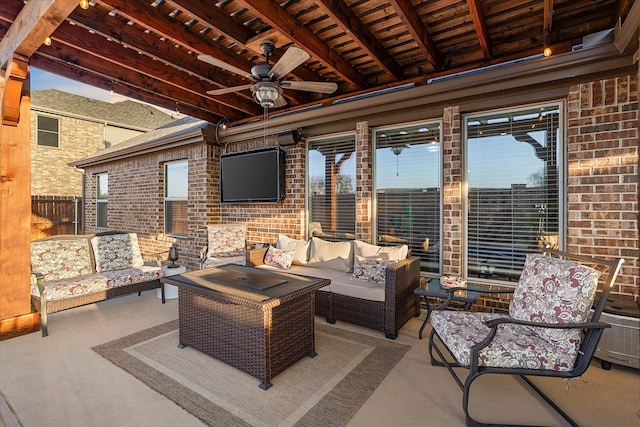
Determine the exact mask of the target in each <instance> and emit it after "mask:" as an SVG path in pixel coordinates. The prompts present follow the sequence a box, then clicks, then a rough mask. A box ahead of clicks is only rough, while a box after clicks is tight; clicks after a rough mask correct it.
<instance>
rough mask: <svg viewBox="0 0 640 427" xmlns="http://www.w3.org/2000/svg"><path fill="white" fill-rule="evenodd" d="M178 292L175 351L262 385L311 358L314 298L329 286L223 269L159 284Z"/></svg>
mask: <svg viewBox="0 0 640 427" xmlns="http://www.w3.org/2000/svg"><path fill="white" fill-rule="evenodd" d="M161 280H162V281H163V282H164V283H168V284H171V285H175V286H177V287H178V288H179V289H178V310H179V311H178V321H179V330H180V344H179V347H185V346H191V347H193V348H195V349H196V350H199V351H201V352H203V353H205V354H208V355H210V356H212V357H215V358H216V359H218V360H221V361H223V362H225V363H227V364H229V365H231V366H233V367H235V368H237V369H240V370H242V371H244V372H246V373H248V374H250V375H252V376H254V377H256V378H258V379H260V380H261V381H262V383H261V384H260V388H262V389H264V390H266V389H268V388H269V387H271V378H273V377H274V376H276V375H277V374H279V373H280V372H282V371H284V370H285V369H286V368H288V367H289V366H291V365H293V364H294V363H295V362H297V361H298V360H300V359H302V358H303V357H305V356H309V357H313V356H315V355H316V353H315V336H314V307H313V304H314V298H313V294H314V291H315V290H316V289H319V288H322V287H323V286H327V285H329V284H330V281H329V280H326V279H316V278H311V277H302V276H296V275H294V274H288V273H280V272H275V271H267V270H261V269H256V268H251V267H243V266H239V265H231V264H229V265H224V266H221V267H214V268H208V269H204V270H197V271H192V272H189V273H184V274H179V275H175V276H170V277H164V278H162V279H161Z"/></svg>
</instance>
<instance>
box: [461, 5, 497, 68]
mask: <svg viewBox="0 0 640 427" xmlns="http://www.w3.org/2000/svg"><path fill="white" fill-rule="evenodd" d="M467 6H468V7H469V13H471V19H472V20H473V28H474V29H475V31H476V35H477V36H478V41H479V42H480V49H482V55H483V56H484V59H486V60H489V59H491V57H492V53H491V39H490V38H489V32H488V31H487V21H486V20H485V18H484V11H483V10H482V3H480V1H479V0H467Z"/></svg>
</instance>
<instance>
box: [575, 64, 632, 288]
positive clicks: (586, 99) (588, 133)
mask: <svg viewBox="0 0 640 427" xmlns="http://www.w3.org/2000/svg"><path fill="white" fill-rule="evenodd" d="M637 95H638V81H637V76H636V75H629V76H624V77H618V78H613V79H607V80H599V81H594V82H590V83H584V84H580V85H575V86H572V87H571V88H570V92H569V97H568V100H567V116H568V117H567V121H568V128H567V136H568V139H567V163H568V211H569V218H568V221H569V222H568V237H567V245H568V250H569V251H571V252H576V253H581V254H588V255H591V254H593V255H603V256H606V257H623V258H624V259H625V263H624V265H623V268H622V274H621V276H620V278H619V279H618V281H617V285H616V287H615V289H614V290H613V292H612V293H613V294H614V296H618V297H622V298H632V297H637V296H638V287H639V286H640V283H639V281H640V267H639V265H638V257H639V249H638V243H639V241H638V222H637V219H638V194H639V193H638V98H637Z"/></svg>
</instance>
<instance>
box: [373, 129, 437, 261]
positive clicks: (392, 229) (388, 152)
mask: <svg viewBox="0 0 640 427" xmlns="http://www.w3.org/2000/svg"><path fill="white" fill-rule="evenodd" d="M440 139H441V138H440V124H439V123H437V122H432V123H417V124H416V123H414V124H408V125H404V126H400V127H394V128H385V129H378V130H376V131H375V132H374V149H375V153H374V190H375V218H376V236H377V240H378V244H381V245H397V244H406V245H408V246H409V248H410V249H411V254H412V255H414V256H418V257H420V259H421V268H422V270H423V271H426V272H432V273H440V224H441V219H440V212H441V175H442V174H441V169H440V165H441V149H440Z"/></svg>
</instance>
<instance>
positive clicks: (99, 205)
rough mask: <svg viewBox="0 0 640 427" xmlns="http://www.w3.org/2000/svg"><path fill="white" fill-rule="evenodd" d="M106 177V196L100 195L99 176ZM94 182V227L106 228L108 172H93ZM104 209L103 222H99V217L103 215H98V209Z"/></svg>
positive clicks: (107, 217) (107, 215) (107, 216)
mask: <svg viewBox="0 0 640 427" xmlns="http://www.w3.org/2000/svg"><path fill="white" fill-rule="evenodd" d="M101 177H104V178H106V184H107V191H106V196H107V197H100V192H101V185H100V178H101ZM95 184H96V227H97V228H107V227H108V224H109V174H108V173H107V172H101V173H97V174H95ZM101 210H104V221H105V222H104V224H101V223H100V219H101V218H102V217H103V216H102V215H100V211H101Z"/></svg>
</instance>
